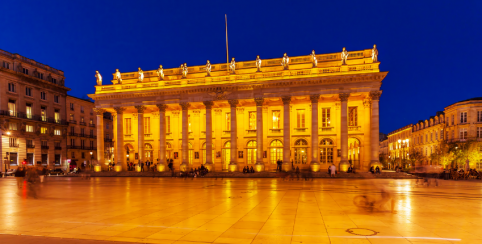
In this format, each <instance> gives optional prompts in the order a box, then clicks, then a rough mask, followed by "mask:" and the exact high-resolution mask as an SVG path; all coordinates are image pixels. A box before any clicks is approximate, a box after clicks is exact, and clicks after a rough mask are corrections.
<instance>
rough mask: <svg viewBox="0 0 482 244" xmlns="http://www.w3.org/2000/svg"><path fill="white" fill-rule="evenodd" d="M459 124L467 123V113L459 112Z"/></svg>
mask: <svg viewBox="0 0 482 244" xmlns="http://www.w3.org/2000/svg"><path fill="white" fill-rule="evenodd" d="M460 123H461V124H463V123H467V112H461V113H460Z"/></svg>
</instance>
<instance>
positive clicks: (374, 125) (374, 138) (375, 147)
mask: <svg viewBox="0 0 482 244" xmlns="http://www.w3.org/2000/svg"><path fill="white" fill-rule="evenodd" d="M381 95H382V92H381V91H373V92H370V98H371V100H372V116H371V118H370V122H371V125H370V130H371V131H370V136H371V137H370V145H371V149H372V153H371V156H372V160H371V163H370V167H371V166H374V167H376V166H379V167H380V168H382V164H381V163H380V161H379V155H378V154H379V153H380V151H379V150H380V149H379V148H380V145H379V133H380V128H379V126H380V125H379V120H380V116H379V112H378V101H379V100H380V96H381Z"/></svg>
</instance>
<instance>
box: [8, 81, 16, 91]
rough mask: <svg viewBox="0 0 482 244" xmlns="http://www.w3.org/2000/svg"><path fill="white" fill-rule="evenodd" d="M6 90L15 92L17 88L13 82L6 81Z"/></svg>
mask: <svg viewBox="0 0 482 244" xmlns="http://www.w3.org/2000/svg"><path fill="white" fill-rule="evenodd" d="M8 91H9V92H17V89H16V87H15V84H13V83H8Z"/></svg>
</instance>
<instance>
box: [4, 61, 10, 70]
mask: <svg viewBox="0 0 482 244" xmlns="http://www.w3.org/2000/svg"><path fill="white" fill-rule="evenodd" d="M3 67H4V68H5V69H10V63H9V62H5V61H3Z"/></svg>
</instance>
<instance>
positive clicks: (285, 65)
mask: <svg viewBox="0 0 482 244" xmlns="http://www.w3.org/2000/svg"><path fill="white" fill-rule="evenodd" d="M289 63H290V58H289V57H288V55H286V53H285V54H284V55H283V59H282V60H281V65H282V66H283V68H284V69H285V70H288V69H289Z"/></svg>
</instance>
